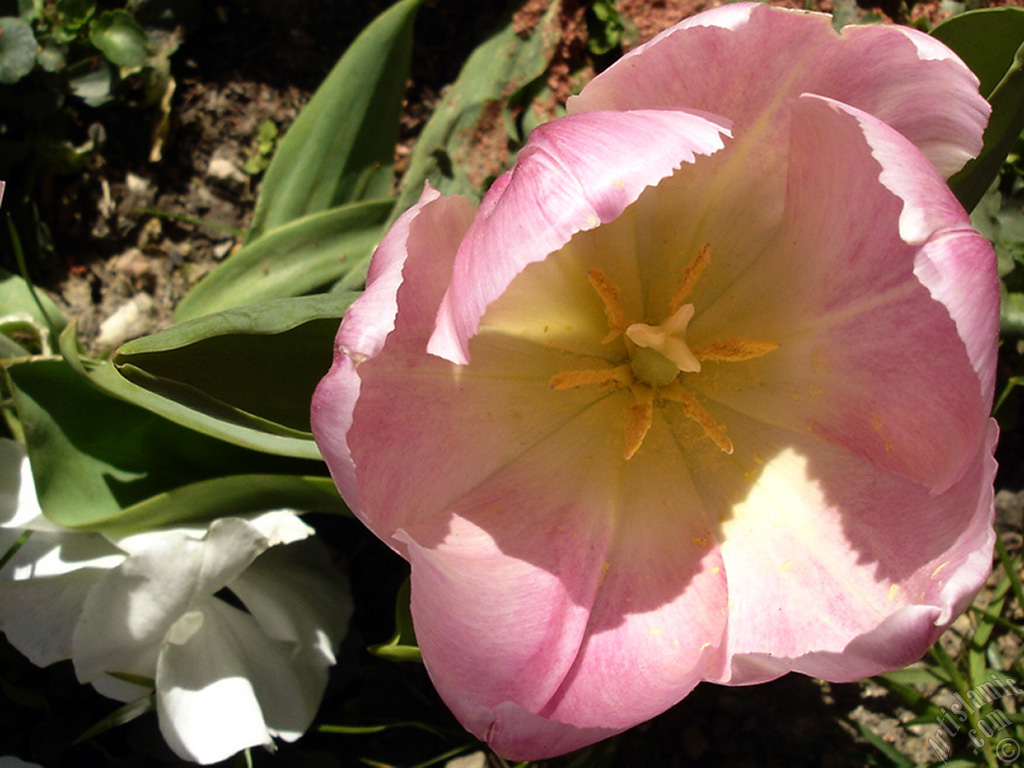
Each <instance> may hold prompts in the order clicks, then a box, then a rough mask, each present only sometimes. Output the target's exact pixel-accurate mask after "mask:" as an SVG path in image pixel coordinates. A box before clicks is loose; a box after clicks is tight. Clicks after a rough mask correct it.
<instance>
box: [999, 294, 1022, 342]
mask: <svg viewBox="0 0 1024 768" xmlns="http://www.w3.org/2000/svg"><path fill="white" fill-rule="evenodd" d="M1000 288H1001V291H1002V302H1001V304H1000V308H999V330H1000V331H1002V332H1003V333H1009V334H1013V335H1016V336H1024V294H1020V293H1010V292H1009V291H1007V290H1006V286H1005V285H1001V286H1000Z"/></svg>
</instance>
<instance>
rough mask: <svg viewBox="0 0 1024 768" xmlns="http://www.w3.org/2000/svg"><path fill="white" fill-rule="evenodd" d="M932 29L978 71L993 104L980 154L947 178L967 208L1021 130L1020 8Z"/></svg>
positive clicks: (1023, 64)
mask: <svg viewBox="0 0 1024 768" xmlns="http://www.w3.org/2000/svg"><path fill="white" fill-rule="evenodd" d="M932 34H933V35H934V36H935V37H936V38H938V39H939V40H941V41H942V42H944V43H945V44H946V45H948V46H949V47H950V48H952V49H953V51H955V52H956V53H957V55H959V56H960V58H962V59H963V60H964V62H965V63H966V64H967V66H969V67H970V68H971V71H973V72H974V73H975V74H976V75H977V76H978V79H979V80H980V81H981V93H982V94H983V95H985V96H986V97H987V98H988V100H989V103H990V104H991V105H992V115H991V117H990V118H989V122H988V127H987V128H986V129H985V136H984V146H983V148H982V150H981V154H979V155H978V157H976V158H975V159H974V160H971V161H970V162H968V163H967V165H966V166H964V168H963V169H962V170H961V171H960V172H959V173H957V174H955V175H954V176H953V177H952V178H951V179H950V180H949V186H950V188H951V189H952V190H953V192H954V194H956V196H957V199H958V200H959V201H960V202H961V204H962V205H963V206H964V208H966V209H967V210H969V211H970V210H973V209H974V207H975V206H976V205H977V204H978V202H979V201H980V200H981V199H982V197H983V196H984V195H985V193H986V192H987V191H988V189H989V187H990V186H991V184H992V181H993V180H994V179H995V178H996V176H997V175H998V174H999V171H1000V169H1001V168H1002V165H1003V162H1004V161H1005V160H1006V156H1007V155H1008V154H1009V153H1010V150H1012V149H1013V146H1014V144H1015V143H1016V141H1017V138H1018V137H1019V136H1020V135H1021V131H1022V130H1024V8H992V9H984V10H978V11H970V12H968V13H965V14H963V15H961V16H955V17H953V18H952V19H950V20H949V21H947V22H945V23H943V24H940V25H939V26H937V27H936V28H935V30H934V31H933V32H932Z"/></svg>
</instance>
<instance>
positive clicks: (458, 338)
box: [427, 110, 729, 363]
mask: <svg viewBox="0 0 1024 768" xmlns="http://www.w3.org/2000/svg"><path fill="white" fill-rule="evenodd" d="M728 135H729V127H728V122H727V121H724V120H722V119H721V118H711V117H709V116H703V115H696V114H691V113H689V112H684V111H681V110H663V111H637V112H607V113H603V112H594V113H589V114H583V115H577V116H574V117H569V118H566V119H564V120H555V121H552V122H550V123H545V124H544V125H542V126H540V127H538V128H537V129H535V130H534V131H533V133H531V134H530V139H529V141H528V142H527V145H526V147H524V148H523V150H522V151H521V152H520V153H519V156H518V158H517V160H516V164H515V166H513V168H512V170H510V171H509V172H508V173H506V174H505V175H503V176H502V177H501V178H499V179H498V180H497V181H496V182H495V183H494V185H493V186H492V187H491V189H490V190H489V191H488V193H487V195H486V196H485V197H484V199H483V201H482V202H481V204H480V210H479V213H478V214H477V218H476V220H475V221H474V222H473V225H472V226H471V227H470V229H469V231H468V232H467V233H466V237H465V239H464V241H463V243H462V245H461V246H460V248H459V252H458V254H457V255H456V257H455V264H454V266H453V270H452V278H451V285H450V286H449V288H448V290H447V292H446V293H445V297H444V299H443V300H442V302H441V308H440V311H439V312H438V316H437V329H436V330H435V332H434V334H433V336H432V337H431V339H430V343H429V344H428V346H427V351H428V352H430V353H432V354H435V355H441V356H443V357H445V358H447V359H449V360H451V361H452V362H457V363H465V362H467V361H468V360H469V351H468V342H469V339H470V338H471V337H472V336H473V335H474V334H475V333H476V332H477V328H478V324H479V322H480V318H481V317H482V316H483V314H484V312H485V311H486V309H487V307H488V306H489V305H490V304H491V302H493V301H494V300H495V299H496V298H498V297H499V296H500V295H501V294H502V293H503V292H504V290H505V289H506V288H507V287H508V285H509V283H510V282H511V281H512V279H513V278H514V277H516V275H518V274H519V273H520V272H522V271H523V269H524V267H526V266H527V265H528V264H531V263H533V262H536V261H540V260H542V259H544V258H545V257H547V256H548V254H550V253H552V252H553V251H555V250H557V249H559V248H561V247H562V246H563V245H565V244H566V243H567V242H569V240H570V239H571V238H572V236H573V235H575V234H576V233H578V232H582V231H584V230H589V229H593V228H595V227H597V226H598V225H599V224H601V223H606V222H609V221H612V220H613V219H615V218H617V217H618V216H619V215H620V214H621V213H622V212H623V211H624V210H625V209H626V207H627V206H629V205H630V204H631V203H633V202H634V201H635V200H636V199H637V197H638V196H639V195H640V193H641V192H642V191H643V190H644V189H645V188H646V187H649V186H651V185H653V184H656V183H657V182H659V181H660V180H661V179H663V178H665V177H666V176H668V175H670V174H671V173H672V171H673V170H675V169H677V168H680V167H681V166H683V165H685V164H690V163H694V162H695V161H696V158H697V156H699V155H712V154H714V153H715V152H717V151H719V150H720V149H722V148H723V147H724V146H725V144H724V141H723V137H724V136H728Z"/></svg>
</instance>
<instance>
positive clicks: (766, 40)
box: [568, 3, 989, 177]
mask: <svg viewBox="0 0 1024 768" xmlns="http://www.w3.org/2000/svg"><path fill="white" fill-rule="evenodd" d="M709 61H713V62H714V66H708V62H709ZM694 73H699V76H695V75H694ZM803 93H812V94H817V95H821V96H827V97H830V98H833V99H836V100H838V101H842V102H844V103H846V104H850V105H852V106H854V107H857V108H858V109H861V110H863V111H865V112H868V113H870V114H872V115H874V116H876V117H877V118H879V119H880V120H882V121H883V122H886V123H888V124H889V125H890V126H892V127H893V128H895V129H896V130H897V131H899V132H900V133H902V134H903V135H904V136H906V137H907V138H908V139H909V140H910V141H911V142H913V143H914V144H915V145H916V146H917V147H918V148H919V149H920V150H921V151H922V152H923V153H924V154H925V156H926V157H928V159H929V160H930V161H931V162H932V163H934V164H935V166H936V167H938V168H939V170H940V172H941V173H942V174H943V175H944V176H946V177H949V176H951V175H952V174H953V173H955V172H956V171H958V170H959V169H960V168H961V167H962V166H963V165H964V163H965V162H966V161H967V160H968V159H969V158H971V157H975V156H976V155H977V154H978V152H979V151H980V150H981V146H982V133H983V131H984V129H985V124H986V122H987V120H988V115H989V106H988V104H987V102H986V101H985V100H984V99H983V98H982V97H981V95H980V94H979V93H978V80H977V78H976V77H975V76H974V74H973V73H971V71H970V70H969V69H968V68H967V67H966V66H965V65H964V64H963V62H961V61H960V60H959V59H958V58H957V57H956V56H955V55H954V54H953V53H952V51H950V50H949V49H948V48H946V47H945V46H944V45H943V44H942V43H939V42H938V41H937V40H935V39H934V38H931V37H929V36H928V35H925V34H923V33H921V32H918V31H916V30H913V29H908V28H906V27H900V26H896V25H875V26H862V27H847V28H845V29H844V30H843V31H842V32H841V33H840V34H839V35H836V33H835V32H834V31H833V30H832V19H831V16H829V15H827V14H811V13H806V12H795V11H791V10H788V9H781V8H770V7H768V6H765V5H761V4H755V3H735V4H732V5H728V6H724V7H721V8H716V9H712V10H710V11H707V12H705V13H702V14H699V15H698V16H695V17H692V18H690V19H687V20H686V21H684V22H682V23H681V24H678V25H676V26H674V27H672V28H671V29H668V30H666V31H665V32H663V33H661V34H660V35H658V36H657V37H655V38H654V39H652V40H650V41H649V42H647V43H646V44H644V45H642V46H640V47H638V48H637V49H635V50H633V51H631V52H630V53H628V54H627V55H626V56H624V57H623V58H622V59H621V60H620V61H619V62H617V63H616V64H615V65H614V66H612V67H610V68H609V69H608V70H606V71H605V72H603V73H602V74H601V75H599V76H597V77H596V78H594V79H593V80H592V81H591V82H590V83H588V84H587V86H586V87H585V88H584V89H583V91H582V92H581V93H580V94H579V95H578V96H574V97H572V98H571V99H570V100H569V104H568V108H569V112H570V114H578V113H581V112H587V111H592V110H612V109H615V110H623V109H672V108H685V109H693V110H706V111H709V112H714V113H716V114H720V115H727V116H728V117H729V118H730V119H732V121H733V134H734V136H736V137H737V138H738V139H739V138H741V137H742V136H744V135H745V134H746V133H747V132H748V131H750V130H751V129H753V128H754V126H755V124H756V126H757V127H756V131H757V132H762V131H769V135H766V136H764V138H763V140H761V143H762V145H763V146H772V145H774V144H777V143H782V144H784V143H785V138H784V137H785V136H786V135H787V134H788V132H789V125H788V116H787V112H788V110H789V108H790V106H791V103H792V101H793V100H794V99H795V98H796V97H798V96H800V95H801V94H803Z"/></svg>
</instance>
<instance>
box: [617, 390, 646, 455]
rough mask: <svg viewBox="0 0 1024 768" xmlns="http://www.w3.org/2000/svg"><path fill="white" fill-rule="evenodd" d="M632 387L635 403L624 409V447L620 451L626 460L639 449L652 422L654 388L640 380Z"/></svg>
mask: <svg viewBox="0 0 1024 768" xmlns="http://www.w3.org/2000/svg"><path fill="white" fill-rule="evenodd" d="M632 389H633V399H634V401H635V403H634V404H633V405H631V406H629V407H628V408H627V409H626V449H625V451H623V453H622V455H623V457H624V458H625V459H626V461H629V460H630V459H632V458H633V455H634V454H635V453H636V452H637V451H639V450H640V446H641V445H643V444H644V438H645V437H647V433H648V432H649V431H650V429H651V424H652V423H654V390H653V389H651V388H650V387H648V386H645V385H643V384H641V383H640V382H637V383H636V384H634V385H633V387H632Z"/></svg>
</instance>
